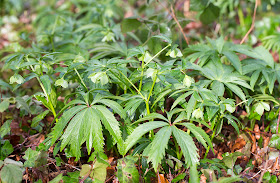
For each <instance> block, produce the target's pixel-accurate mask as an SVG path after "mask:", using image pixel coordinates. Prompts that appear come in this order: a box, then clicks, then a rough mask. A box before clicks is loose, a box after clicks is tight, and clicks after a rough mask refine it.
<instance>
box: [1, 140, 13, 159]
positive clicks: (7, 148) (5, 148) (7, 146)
mask: <svg viewBox="0 0 280 183" xmlns="http://www.w3.org/2000/svg"><path fill="white" fill-rule="evenodd" d="M2 142H3V141H1V142H0V145H1V147H0V160H4V159H5V158H6V157H7V156H8V155H9V154H11V153H12V152H13V151H14V148H13V145H12V144H11V143H10V141H8V140H5V141H4V144H3V145H2Z"/></svg>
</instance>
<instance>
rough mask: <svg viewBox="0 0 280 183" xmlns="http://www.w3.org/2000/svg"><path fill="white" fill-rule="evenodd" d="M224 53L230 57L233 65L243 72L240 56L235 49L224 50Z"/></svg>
mask: <svg viewBox="0 0 280 183" xmlns="http://www.w3.org/2000/svg"><path fill="white" fill-rule="evenodd" d="M223 54H224V55H225V56H226V57H227V58H228V60H229V61H230V62H231V64H232V65H233V67H234V68H235V69H236V70H237V71H238V72H239V73H240V74H242V65H241V62H240V60H239V57H238V56H237V55H236V53H234V52H233V51H224V52H223Z"/></svg>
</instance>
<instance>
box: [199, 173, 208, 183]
mask: <svg viewBox="0 0 280 183" xmlns="http://www.w3.org/2000/svg"><path fill="white" fill-rule="evenodd" d="M206 181H207V178H206V177H205V175H204V174H202V175H201V176H200V183H206Z"/></svg>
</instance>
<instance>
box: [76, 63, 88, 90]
mask: <svg viewBox="0 0 280 183" xmlns="http://www.w3.org/2000/svg"><path fill="white" fill-rule="evenodd" d="M74 70H75V72H76V73H77V75H78V77H79V79H80V80H81V83H82V85H83V86H84V88H85V89H86V90H87V91H88V88H87V86H86V84H85V83H84V80H83V78H82V77H81V75H80V73H79V72H78V71H77V69H76V68H74Z"/></svg>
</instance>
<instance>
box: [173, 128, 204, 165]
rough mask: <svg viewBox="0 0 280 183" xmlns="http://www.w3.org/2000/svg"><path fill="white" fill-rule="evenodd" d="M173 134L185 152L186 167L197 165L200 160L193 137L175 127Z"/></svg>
mask: <svg viewBox="0 0 280 183" xmlns="http://www.w3.org/2000/svg"><path fill="white" fill-rule="evenodd" d="M171 128H172V134H173V135H174V137H175V139H176V141H177V143H178V144H179V146H180V147H181V150H182V151H183V155H184V157H185V162H186V165H187V166H188V167H189V166H192V165H196V164H197V163H198V162H199V160H198V157H199V156H198V153H197V151H198V149H197V148H196V146H195V144H194V141H193V139H192V138H191V136H190V135H189V134H188V133H186V132H184V131H182V130H180V129H178V128H176V127H175V126H172V127H171Z"/></svg>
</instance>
